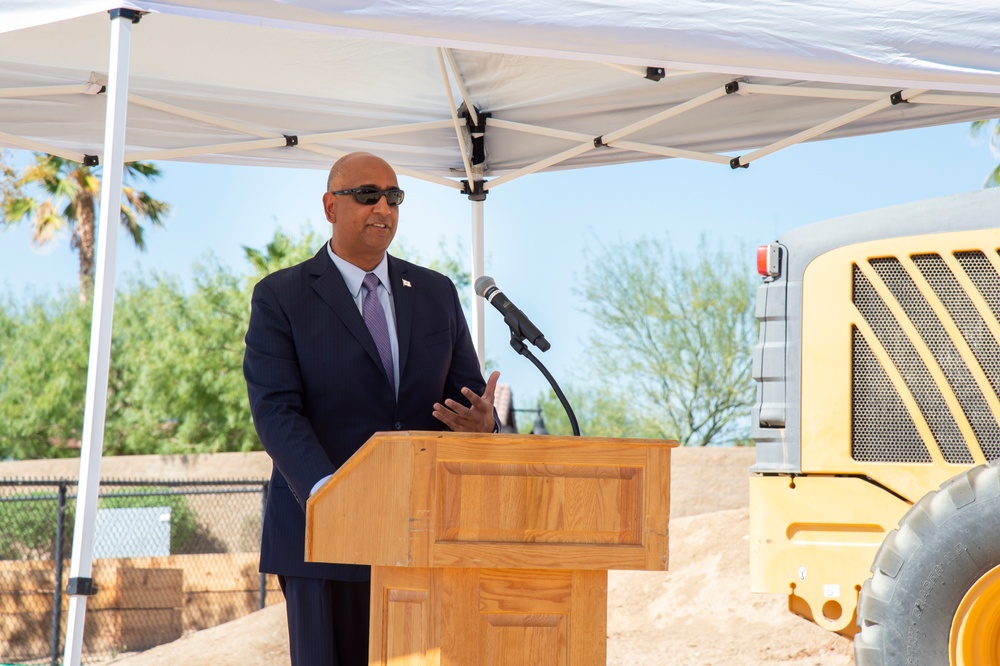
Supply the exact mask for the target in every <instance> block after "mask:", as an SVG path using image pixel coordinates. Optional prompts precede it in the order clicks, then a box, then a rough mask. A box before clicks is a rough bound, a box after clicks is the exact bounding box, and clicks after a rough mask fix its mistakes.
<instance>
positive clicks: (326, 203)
mask: <svg viewBox="0 0 1000 666" xmlns="http://www.w3.org/2000/svg"><path fill="white" fill-rule="evenodd" d="M335 202H336V198H334V195H332V194H330V193H329V192H324V193H323V212H324V213H325V214H326V221H327V222H329V223H330V224H336V223H337V214H336V211H335V209H334V203H335Z"/></svg>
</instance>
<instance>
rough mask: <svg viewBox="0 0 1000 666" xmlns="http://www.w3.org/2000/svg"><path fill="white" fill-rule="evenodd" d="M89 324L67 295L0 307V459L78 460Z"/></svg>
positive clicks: (82, 308)
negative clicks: (50, 458)
mask: <svg viewBox="0 0 1000 666" xmlns="http://www.w3.org/2000/svg"><path fill="white" fill-rule="evenodd" d="M90 318H91V308H89V307H87V306H86V304H83V303H81V302H80V301H79V300H78V299H77V298H75V297H74V296H73V295H72V294H70V293H68V292H67V293H65V294H63V295H62V296H61V297H53V296H48V297H38V298H36V299H35V300H34V301H33V302H31V303H29V304H26V305H23V306H17V305H15V304H14V303H12V302H11V301H9V300H8V301H7V302H4V303H2V304H0V329H2V332H3V336H4V337H3V340H4V343H3V344H2V345H0V458H15V459H21V458H38V457H71V456H74V455H76V450H75V449H74V448H73V446H72V445H73V443H74V442H78V441H79V438H80V432H81V429H82V425H83V408H84V394H85V390H86V382H87V356H88V351H87V347H88V341H89V339H90Z"/></svg>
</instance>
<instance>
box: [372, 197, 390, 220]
mask: <svg viewBox="0 0 1000 666" xmlns="http://www.w3.org/2000/svg"><path fill="white" fill-rule="evenodd" d="M375 212H377V213H378V214H379V215H388V214H389V213H390V212H392V207H391V206H390V205H389V200H388V198H387V197H386V195H384V194H383V195H382V196H381V197H379V199H378V201H376V202H375Z"/></svg>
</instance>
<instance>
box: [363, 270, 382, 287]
mask: <svg viewBox="0 0 1000 666" xmlns="http://www.w3.org/2000/svg"><path fill="white" fill-rule="evenodd" d="M378 282H379V280H378V276H377V275H375V274H374V273H365V279H364V280H362V281H361V284H363V285H364V286H365V288H366V289H367V290H368V291H375V290H376V289H377V288H378Z"/></svg>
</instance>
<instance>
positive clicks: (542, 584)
mask: <svg viewBox="0 0 1000 666" xmlns="http://www.w3.org/2000/svg"><path fill="white" fill-rule="evenodd" d="M673 446H676V443H674V442H665V441H661V440H633V439H605V438H580V437H553V436H530V435H468V434H459V433H440V432H433V433H430V432H428V433H425V432H412V433H378V434H376V435H375V437H373V438H372V440H370V441H369V442H368V443H367V444H366V445H365V446H364V447H362V449H360V450H359V451H358V453H357V454H355V455H354V456H353V457H352V458H351V459H350V460H349V461H348V462H347V463H346V464H345V465H344V466H343V467H342V468H341V469H340V470H338V471H337V473H336V474H335V475H334V476H333V478H332V479H331V480H330V481H329V482H328V483H327V484H326V485H324V486H323V488H322V489H320V490H319V491H318V492H317V493H316V494H315V495H314V496H313V497H312V498H310V500H309V502H308V509H307V518H306V521H307V522H306V559H308V560H310V561H319V562H347V563H358V564H371V565H372V566H373V570H372V617H371V663H373V664H386V665H387V666H388V665H390V664H391V666H404V665H411V664H412V665H414V666H415V665H418V664H419V665H420V666H438V665H441V664H447V665H454V666H469V665H470V664H482V665H484V666H485V665H489V666H493V665H497V666H499V665H514V664H517V665H518V666H520V665H522V664H547V665H548V664H566V665H567V666H569V665H572V666H583V665H590V664H595V665H596V664H604V663H605V659H606V636H607V570H609V569H645V570H665V569H666V567H667V519H668V516H669V515H670V497H669V492H670V476H669V470H670V449H671V448H672V447H673Z"/></svg>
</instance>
